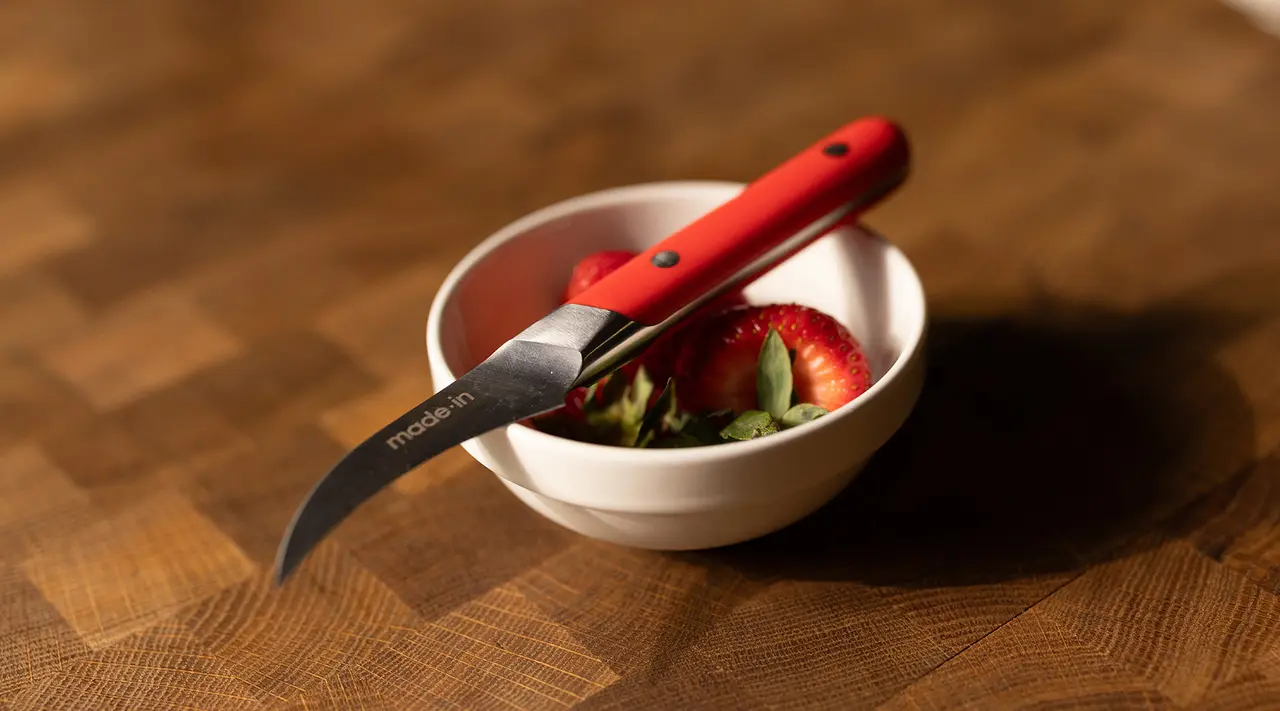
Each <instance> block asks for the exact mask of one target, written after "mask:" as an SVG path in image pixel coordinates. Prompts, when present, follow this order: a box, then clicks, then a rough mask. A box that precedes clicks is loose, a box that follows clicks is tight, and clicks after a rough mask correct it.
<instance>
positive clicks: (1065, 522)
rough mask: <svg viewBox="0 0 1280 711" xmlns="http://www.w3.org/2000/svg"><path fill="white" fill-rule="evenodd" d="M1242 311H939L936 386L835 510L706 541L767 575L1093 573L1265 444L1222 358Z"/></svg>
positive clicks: (884, 579)
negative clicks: (725, 541) (734, 538)
mask: <svg viewBox="0 0 1280 711" xmlns="http://www.w3.org/2000/svg"><path fill="white" fill-rule="evenodd" d="M1242 327H1243V322H1242V321H1241V319H1238V318H1231V317H1228V316H1224V315H1223V314H1216V315H1212V316H1206V315H1204V314H1202V313H1198V312H1196V311H1193V310H1191V309H1190V308H1186V307H1169V308H1162V309H1156V310H1154V311H1149V312H1147V313H1145V314H1143V315H1138V316H1133V315H1126V314H1121V313H1117V312H1110V311H1105V310H1101V309H1098V308H1093V307H1084V306H1078V305H1071V304H1066V303H1062V302H1048V303H1043V304H1041V305H1039V306H1037V307H1036V308H1034V309H1032V310H1030V311H1028V312H1027V313H1023V314H1014V315H1007V316H993V317H985V318H971V317H948V316H946V315H945V314H944V315H939V316H937V317H935V319H934V322H933V325H932V329H931V332H930V336H929V339H930V342H929V348H928V360H929V363H930V366H929V374H928V376H927V381H926V384H925V388H924V393H923V395H922V397H921V399H920V402H919V404H918V405H917V408H916V410H915V412H914V413H913V414H912V416H911V418H910V419H909V420H908V422H907V423H906V425H905V426H904V427H903V429H902V430H901V431H900V432H899V433H898V434H897V435H896V436H895V437H894V438H893V440H892V441H891V442H890V443H889V444H888V445H887V446H886V447H885V448H884V449H883V450H882V451H881V452H880V454H879V455H878V456H877V457H876V458H875V459H874V460H873V461H872V463H871V465H869V466H868V467H867V469H866V470H865V471H864V472H863V473H862V475H861V476H860V477H859V478H858V479H857V480H855V482H854V483H853V484H852V485H851V486H850V487H849V488H848V489H847V490H846V491H845V492H844V493H843V494H842V495H841V496H839V497H838V498H837V499H835V500H834V501H832V502H831V503H829V504H828V505H827V506H826V507H825V508H824V509H822V510H820V511H818V512H816V513H815V514H814V515H812V516H811V517H809V518H808V519H805V520H804V521H801V522H800V523H798V524H796V525H794V526H792V527H790V528H788V529H785V530H783V531H780V532H778V533H776V534H774V535H772V536H769V537H766V538H763V539H759V540H756V541H752V542H748V543H744V544H741V545H738V546H734V547H730V548H724V549H720V550H716V551H707V552H703V553H699V554H693V557H694V558H701V559H702V560H704V561H706V562H708V563H719V564H727V565H730V566H731V567H733V568H736V569H737V570H739V571H740V572H741V573H743V575H745V576H746V577H748V578H751V579H757V580H760V579H779V578H787V579H818V580H824V579H825V580H836V579H842V580H860V581H864V582H869V583H873V584H893V585H904V586H913V585H952V584H968V583H980V582H989V581H994V580H1001V579H1008V578H1012V577H1020V576H1024V575H1028V574H1035V573H1039V572H1055V571H1067V570H1075V569H1079V568H1081V567H1083V566H1086V565H1089V564H1091V563H1093V562H1097V561H1099V560H1103V559H1106V558H1108V557H1111V556H1114V555H1118V554H1121V553H1122V552H1125V551H1129V550H1132V548H1133V547H1134V546H1141V545H1148V544H1149V543H1150V542H1151V541H1152V540H1155V539H1153V538H1152V537H1151V536H1149V535H1147V534H1149V533H1152V532H1154V531H1156V530H1157V529H1158V527H1159V526H1160V524H1161V522H1162V521H1165V520H1167V519H1168V518H1169V517H1170V516H1172V515H1173V514H1175V513H1176V512H1177V511H1179V510H1180V509H1183V508H1185V507H1186V506H1187V505H1189V504H1190V503H1191V502H1193V501H1194V500H1196V498H1197V497H1200V496H1203V495H1205V494H1207V493H1208V492H1209V491H1211V490H1213V489H1214V488H1215V487H1218V486H1220V485H1222V484H1223V483H1225V482H1227V481H1228V480H1229V479H1230V478H1231V476H1232V475H1233V474H1234V473H1235V472H1236V471H1238V470H1239V468H1240V467H1241V466H1244V465H1245V464H1247V463H1248V461H1250V459H1251V458H1252V456H1253V453H1254V452H1253V446H1254V425H1253V413H1252V411H1251V409H1250V407H1249V405H1248V403H1247V401H1246V399H1245V397H1244V396H1243V394H1242V393H1241V391H1240V389H1239V387H1238V386H1237V384H1236V383H1235V381H1234V380H1233V378H1232V377H1231V376H1230V375H1229V374H1228V373H1227V372H1226V371H1224V370H1223V369H1222V368H1221V367H1220V366H1218V365H1217V364H1215V363H1214V361H1213V360H1212V358H1211V354H1212V350H1213V348H1214V347H1215V345H1217V344H1220V343H1221V342H1222V340H1223V339H1224V338H1226V337H1227V336H1229V335H1230V334H1231V333H1234V332H1237V331H1238V330H1239V329H1240V328H1242Z"/></svg>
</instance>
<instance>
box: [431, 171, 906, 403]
mask: <svg viewBox="0 0 1280 711" xmlns="http://www.w3.org/2000/svg"><path fill="white" fill-rule="evenodd" d="M741 187H742V186H741V185H739V184H735V183H670V184H656V185H649V186H637V187H634V188H621V189H617V190H611V191H605V192H603V193H596V194H593V195H588V196H585V197H584V198H578V199H576V200H572V201H568V202H566V203H559V204H557V205H553V206H551V207H549V208H546V209H544V210H542V211H539V212H536V213H533V214H532V215H530V216H528V217H526V218H524V219H522V220H520V221H517V222H516V223H513V224H512V225H509V226H508V227H506V228H504V229H503V230H501V231H499V232H498V233H496V234H495V235H494V236H493V237H491V238H490V239H489V240H487V241H486V242H484V243H483V244H481V245H480V246H479V247H477V248H476V250H474V251H473V252H472V254H471V255H470V256H469V257H468V258H467V259H466V260H465V261H464V262H463V263H461V264H460V265H459V267H458V268H457V269H455V272H454V276H451V278H450V279H449V280H448V281H446V283H445V286H444V287H443V288H442V291H441V294H440V296H439V297H438V298H439V300H440V303H439V304H438V312H437V317H438V320H439V324H438V329H437V332H436V334H435V335H436V337H437V338H438V339H439V341H438V346H439V347H440V352H441V354H442V355H443V357H444V359H445V362H446V364H447V366H448V369H449V371H450V373H451V375H452V376H453V377H457V375H459V374H461V373H463V372H466V371H467V370H469V369H471V368H473V367H474V366H475V365H476V364H478V363H479V362H480V361H481V360H483V359H484V358H485V357H487V356H488V355H489V354H491V353H492V352H493V351H494V350H495V349H496V348H497V347H498V346H500V345H501V344H502V343H503V342H505V341H506V340H508V339H510V338H511V337H512V336H514V335H515V334H517V333H519V332H520V331H521V330H523V329H524V328H525V327H527V326H528V325H529V324H530V323H532V322H534V321H536V320H538V319H539V318H542V317H543V316H545V315H546V314H547V313H549V312H550V311H551V310H553V309H554V308H555V307H556V306H558V305H559V303H560V295H561V293H562V291H563V289H564V286H565V284H566V282H567V281H568V279H569V274H570V271H571V270H572V269H573V265H574V264H575V263H576V262H577V261H578V260H579V259H581V258H582V257H583V256H585V255H587V254H589V253H591V252H593V251H597V250H601V249H632V250H637V251H638V250H642V249H645V248H647V247H649V246H650V245H652V244H653V243H655V242H657V241H659V240H661V239H663V238H664V237H666V236H667V235H669V234H671V233H672V232H674V231H676V230H678V229H680V228H681V227H683V226H685V225H687V224H689V223H690V222H692V221H694V220H696V219H697V218H698V217H700V216H702V215H704V214H706V213H707V212H709V211H710V210H712V209H713V208H715V207H716V206H717V205H719V204H721V203H723V202H725V201H727V200H729V199H730V198H732V197H733V196H734V195H736V194H737V193H738V191H739V190H741ZM745 294H746V296H747V298H748V300H750V301H751V302H752V303H757V304H764V303H798V304H803V305H806V306H811V307H813V308H817V309H821V310H822V311H825V312H827V313H829V314H831V315H832V316H833V317H835V318H836V319H838V320H839V321H840V322H842V323H843V324H844V325H845V326H846V327H848V328H849V329H850V331H851V332H852V333H853V334H854V336H855V337H856V338H857V339H858V340H859V341H860V342H861V343H862V344H863V346H864V348H865V349H866V352H867V357H868V360H869V362H870V365H871V368H872V370H873V376H874V377H875V378H876V379H879V378H880V377H883V376H884V374H885V373H887V372H888V371H889V369H890V368H891V367H892V366H893V364H894V363H895V362H896V361H897V360H898V359H899V358H900V357H901V356H902V355H903V353H904V350H905V349H908V348H910V347H912V344H913V343H914V342H915V340H917V339H918V338H919V337H920V334H921V332H922V330H923V325H924V300H923V294H922V291H921V288H920V284H919V282H918V280H917V278H916V275H915V272H914V270H913V269H912V268H911V265H910V263H909V262H908V261H907V259H906V258H905V256H904V255H902V253H901V252H899V251H898V250H897V249H895V248H894V247H893V246H892V245H890V244H889V243H888V242H886V241H885V240H884V239H882V238H880V237H879V236H877V235H875V234H873V233H871V232H868V231H866V230H865V229H861V228H841V229H840V230H836V231H834V232H832V233H829V234H828V235H826V236H824V237H823V238H821V239H819V240H817V241H815V242H814V243H813V244H811V245H810V246H808V247H807V248H805V249H804V250H802V251H801V252H799V253H797V254H796V255H794V256H793V257H791V258H790V259H789V260H787V261H786V262H784V263H782V264H780V265H778V266H777V267H775V268H774V269H773V270H771V271H770V272H768V273H767V274H765V275H764V276H762V277H760V278H759V279H757V280H756V281H755V282H754V283H752V284H751V285H750V286H749V287H748V288H747V289H746V292H745ZM441 385H443V384H441Z"/></svg>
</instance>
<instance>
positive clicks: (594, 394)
mask: <svg viewBox="0 0 1280 711" xmlns="http://www.w3.org/2000/svg"><path fill="white" fill-rule="evenodd" d="M629 387H630V383H628V382H627V379H626V378H624V377H622V374H621V373H620V372H619V371H616V370H615V371H614V372H612V373H610V374H609V375H607V376H605V379H604V380H603V381H597V382H596V383H593V384H592V385H591V387H590V388H589V389H588V391H587V400H586V403H585V404H583V406H582V411H583V412H584V413H587V414H590V413H593V412H601V413H605V412H609V411H611V410H613V409H614V406H615V405H617V404H618V403H619V402H620V401H621V400H622V398H623V397H625V396H626V394H627V388H629Z"/></svg>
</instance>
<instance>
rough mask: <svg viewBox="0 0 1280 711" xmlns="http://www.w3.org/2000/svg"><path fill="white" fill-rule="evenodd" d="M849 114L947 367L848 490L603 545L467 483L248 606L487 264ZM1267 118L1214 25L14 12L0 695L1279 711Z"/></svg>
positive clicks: (393, 9) (1208, 8)
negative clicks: (755, 529)
mask: <svg viewBox="0 0 1280 711" xmlns="http://www.w3.org/2000/svg"><path fill="white" fill-rule="evenodd" d="M866 114H884V115H889V116H892V117H894V118H896V119H897V120H899V121H900V122H901V123H902V124H903V125H904V126H905V127H906V128H907V130H908V132H909V133H910V135H911V137H912V141H913V145H914V152H915V165H914V171H913V174H912V177H911V179H910V180H909V181H908V183H907V184H906V185H905V186H904V187H903V188H902V190H901V191H900V192H899V193H898V194H897V195H896V196H894V197H893V198H892V199H891V200H890V201H889V202H887V203H885V204H884V205H883V206H881V207H879V208H877V209H876V210H874V211H873V212H872V213H871V214H870V215H869V216H868V218H867V222H868V224H869V225H870V226H872V227H873V228H875V229H876V230H878V231H879V232H882V233H883V234H885V235H886V236H887V237H888V238H889V239H891V240H892V241H894V242H895V243H896V244H897V245H899V246H900V247H901V248H902V250H903V251H904V252H905V253H906V254H907V255H908V257H909V258H910V259H911V260H912V261H913V262H914V263H915V264H916V266H917V268H918V269H919V272H920V274H921V277H922V279H923V281H924V283H925V285H926V290H927V293H928V298H929V308H930V318H931V331H930V335H929V340H928V343H929V353H928V358H929V371H928V379H927V382H926V385H925V391H924V394H923V396H922V399H921V401H920V403H919V406H918V408H917V410H916V411H915V413H914V414H913V416H912V418H911V419H910V421H909V422H908V424H907V426H906V427H905V428H904V429H903V430H902V431H901V432H899V433H898V435H897V436H896V437H895V438H894V439H893V440H892V441H891V442H890V444H889V445H888V446H887V447H886V448H885V449H884V450H883V451H882V452H881V454H880V455H879V456H877V457H876V458H875V459H874V460H873V462H872V464H871V465H870V466H869V467H868V469H867V470H866V471H865V472H864V473H863V474H862V475H861V476H860V477H859V478H858V479H857V480H856V481H855V482H854V483H853V484H852V485H851V487H850V488H849V489H848V490H847V491H846V492H845V493H844V494H843V495H842V496H841V497H840V498H839V499H837V500H836V501H835V502H833V503H832V504H830V505H829V506H828V507H827V508H825V509H823V510H822V511H820V512H818V513H817V514H815V515H813V516H812V517H811V518H809V519H807V520H805V521H803V522H801V523H799V524H797V525H795V526H793V527H791V528H789V529H787V530H785V531H783V532H780V533H778V534H775V535H772V536H769V537H766V538H764V539H761V540H758V541H754V542H750V543H746V544H742V545H739V546H734V547H732V548H729V549H724V550H716V551H704V552H696V553H679V554H671V553H657V552H643V551H635V550H629V549H624V548H620V547H617V546H613V545H608V544H604V543H599V542H594V541H592V540H587V539H584V538H581V537H578V536H576V535H575V534H573V533H570V532H568V531H566V530H564V529H561V528H559V527H557V526H555V525H554V524H551V523H549V522H547V521H545V520H543V519H542V518H540V517H538V516H537V515H536V514H534V513H533V512H531V511H530V510H528V509H526V508H525V507H524V506H523V505H521V504H520V503H519V502H518V501H517V500H516V499H515V498H514V497H513V496H512V495H511V494H510V493H509V492H508V491H507V490H506V489H504V488H503V487H502V486H501V485H500V484H499V483H498V481H497V480H496V479H495V478H494V477H493V476H492V475H491V474H490V473H489V472H488V471H487V470H485V469H484V468H483V467H481V466H480V465H478V464H477V463H475V462H474V461H472V460H471V459H470V457H469V456H468V455H466V454H465V453H464V452H462V451H461V450H460V449H455V450H453V451H450V452H448V453H446V454H445V455H443V456H441V457H440V458H438V459H436V460H433V461H431V462H429V463H427V464H426V465H425V466H423V467H421V468H420V469H418V470H415V471H414V472H412V473H411V474H409V475H408V476H406V477H404V478H403V479H401V480H399V481H397V482H395V483H394V484H393V485H392V486H391V487H389V488H388V489H387V490H385V491H383V492H382V493H381V494H379V495H378V497H376V498H375V499H374V500H372V501H371V502H369V504H368V505H367V506H364V507H362V508H360V509H358V510H357V511H356V512H355V513H354V514H353V515H352V517H351V518H350V519H349V520H348V521H346V522H345V523H344V524H343V525H342V526H341V527H339V528H338V529H337V530H335V531H334V533H333V535H332V536H331V537H330V538H328V539H326V540H325V542H324V543H323V544H322V545H321V546H320V547H319V548H318V549H317V550H316V551H315V553H314V555H313V556H312V557H310V558H309V559H308V560H307V561H306V562H305V564H304V565H303V566H302V568H301V569H300V570H299V571H298V572H297V574H296V576H295V577H293V578H292V579H290V581H289V582H288V584H287V585H285V586H284V587H282V588H277V587H275V586H274V585H273V584H272V581H271V565H272V561H273V557H274V554H275V550H276V546H277V545H278V543H279V541H280V537H281V534H282V533H283V531H284V528H285V525H286V523H287V521H288V519H289V517H290V516H291V514H292V513H293V511H294V509H295V508H296V507H297V505H298V504H299V503H300V501H301V500H302V498H303V496H304V495H305V493H306V491H307V490H308V489H309V488H310V487H311V486H312V484H313V483H314V482H315V481H316V480H317V479H318V478H319V477H320V476H322V475H323V474H324V473H325V471H327V469H328V468H329V467H330V466H331V465H332V464H333V463H334V462H335V460H336V459H337V458H338V457H340V456H341V455H342V454H343V453H344V452H345V451H346V449H348V448H349V447H351V446H354V445H355V444H356V443H358V442H359V441H361V440H362V439H363V438H364V437H365V436H367V435H368V434H370V433H371V432H373V431H374V430H375V429H377V428H378V427H380V426H381V425H383V424H385V423H386V422H388V421H390V419H392V418H393V417H395V416H396V415H398V414H400V413H401V412H402V411H404V410H405V409H407V408H409V407H410V406H412V405H413V404H416V403H417V402H418V401H419V400H421V399H422V398H423V397H425V396H426V395H427V394H428V393H429V392H430V391H431V384H430V381H429V376H428V374H427V363H426V352H425V347H424V342H423V335H424V327H425V319H426V315H427V310H428V307H429V305H430V302H431V299H432V298H433V296H434V294H435V292H436V290H437V289H438V287H439V286H440V284H441V282H442V280H443V279H444V277H445V275H446V273H447V272H448V270H449V269H450V268H451V267H452V266H453V265H454V264H455V263H456V262H457V261H458V260H459V259H460V258H461V257H462V256H463V255H464V254H466V252H467V251H468V250H470V249H471V248H472V247H473V246H475V245H476V244H477V243H478V242H479V241H480V240H482V239H483V238H485V237H486V236H487V235H488V234H490V233H492V232H493V231H494V230H496V229H498V228H500V227H501V226H503V225H504V224H506V223H508V222H510V221H511V220H514V219H516V218H518V217H520V216H521V215H523V214H525V213H527V212H529V211H531V210H534V209H537V208H539V207H543V206H545V205H547V204H550V203H552V202H555V201H558V200H561V199H564V198H568V197H571V196H574V195H578V194H581V193H585V192H591V191H594V190H599V189H603V188H608V187H614V186H618V185H625V184H631V183H641V182H649V181H657V180H685V179H718V180H738V181H749V180H751V179H753V178H754V177H756V176H757V175H759V174H761V173H762V172H764V171H766V170H768V169H769V168H771V167H773V166H774V165H776V164H777V163H778V162H780V161H782V160H784V159H786V158H787V157H789V156H790V155H791V154H792V153H793V152H794V151H796V150H798V149H800V148H802V147H804V146H806V145H809V144H810V143H811V142H812V141H813V140H816V139H817V138H819V137H821V136H822V135H824V134H825V133H826V132H828V131H830V130H832V129H834V128H835V127H837V126H839V125H841V124H843V123H845V122H847V121H849V120H852V119H854V118H856V117H858V116H861V115H866ZM1277 127H1280V37H1273V36H1269V35H1267V34H1265V33H1264V32H1262V31H1261V30H1260V29H1258V27H1256V26H1255V25H1253V24H1251V23H1250V22H1249V20H1248V19H1247V18H1245V17H1244V16H1243V15H1242V14H1240V13H1239V12H1237V11H1236V10H1235V9H1233V8H1232V7H1231V6H1230V5H1224V4H1221V3H1216V2H1210V1H1208V0H1133V1H1130V2H1111V1H1110V0H1081V1H1079V2H1071V3H1066V2H1062V3H1012V4H1011V3H1008V2H1005V1H1004V0H976V1H974V2H964V3H959V2H944V1H943V0H933V1H925V0H906V1H902V2H883V3H880V2H857V3H854V2H820V1H817V0H796V1H789V2H786V3H783V2H766V1H764V0H750V1H743V0H714V1H711V2H699V3H685V2H680V1H678V0H656V1H648V2H616V3H614V2H610V3H590V2H570V1H569V0H552V1H550V2H538V3H532V2H526V1H525V0H497V1H494V2H484V3H469V2H467V3H464V2H446V1H444V0H435V1H430V2H420V3H410V2H401V1H399V0H376V1H373V2H362V3H356V2H350V3H342V2H338V1H337V0H324V1H322V2H304V1H303V0H284V1H282V2H273V3H251V2H216V3H185V2H165V1H162V0H122V1H119V2H109V3H108V2H89V1H85V2H28V1H26V0H17V1H16V2H5V3H3V4H0V709H8V710H11V711H18V710H26V709H40V710H46V709H171V708H173V709H192V708H194V709H296V710H299V711H300V710H302V709H401V708H428V709H436V708H439V709H458V708H464V709H522V710H528V711H533V710H535V709H537V710H541V709H574V710H575V711H577V710H582V711H585V710H587V709H650V708H652V709H672V710H680V709H729V710H734V711H755V710H757V709H838V710H845V709H862V708H885V709H952V708H976V709H1004V708H1029V707H1034V708H1059V707H1061V708H1077V709H1078V708H1097V709H1126V708H1143V709H1146V708H1156V709H1165V708H1168V709H1222V710H1224V711H1225V710H1227V709H1241V710H1244V709H1262V708H1280V454H1278V452H1280V450H1278V449H1277V447H1278V445H1280V187H1278V186H1280V129H1278V128H1277ZM786 475H787V472H785V471H780V472H779V476H786Z"/></svg>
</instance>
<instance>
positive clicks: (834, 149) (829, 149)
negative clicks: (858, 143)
mask: <svg viewBox="0 0 1280 711" xmlns="http://www.w3.org/2000/svg"><path fill="white" fill-rule="evenodd" d="M822 152H823V153H826V154H827V155H829V156H835V157H837V158H838V157H840V156H842V155H844V154H846V153H848V152H849V144H848V143H828V144H827V145H826V146H824V147H823V148H822Z"/></svg>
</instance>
